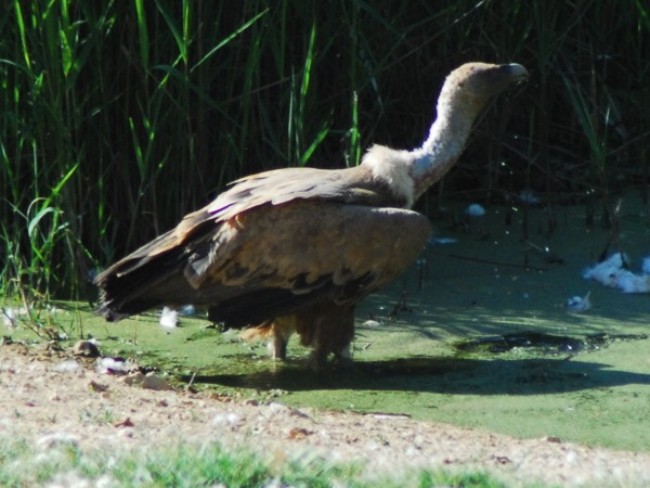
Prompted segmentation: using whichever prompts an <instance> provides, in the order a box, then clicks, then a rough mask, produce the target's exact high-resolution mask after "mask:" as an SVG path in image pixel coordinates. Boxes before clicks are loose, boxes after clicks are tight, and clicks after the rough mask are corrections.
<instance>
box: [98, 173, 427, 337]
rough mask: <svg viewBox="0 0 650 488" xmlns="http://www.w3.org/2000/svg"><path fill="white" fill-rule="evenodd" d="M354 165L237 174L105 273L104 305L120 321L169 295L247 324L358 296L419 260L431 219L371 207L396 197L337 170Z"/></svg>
mask: <svg viewBox="0 0 650 488" xmlns="http://www.w3.org/2000/svg"><path fill="white" fill-rule="evenodd" d="M354 169H357V168H354ZM348 171H349V170H342V171H341V172H338V171H324V170H312V169H309V170H307V169H305V170H304V171H300V170H298V171H295V172H294V171H292V170H278V171H272V172H267V173H262V174H260V175H255V176H252V177H248V178H245V179H243V180H239V181H238V182H236V183H235V185H234V186H233V187H232V188H231V189H230V190H228V191H227V192H225V193H223V194H221V195H220V196H219V197H218V198H217V199H216V200H215V201H213V202H212V203H211V204H209V205H208V206H207V207H205V208H204V209H202V210H199V211H197V212H194V213H192V214H189V215H188V216H187V217H185V218H184V219H183V221H181V223H180V224H179V225H178V226H177V227H176V228H175V229H173V230H171V231H170V232H168V233H166V234H163V235H161V236H160V237H158V238H157V239H155V240H154V241H152V242H151V243H149V244H147V245H145V246H143V247H142V248H140V249H138V250H137V251H135V252H134V253H132V254H131V255H129V256H127V257H126V258H124V259H122V260H121V261H119V262H118V263H116V264H114V265H113V266H111V267H110V268H109V269H107V270H106V271H104V272H103V273H102V274H101V275H99V276H98V277H97V279H96V280H95V282H96V283H97V284H98V285H99V286H100V288H101V297H100V298H101V302H102V303H101V305H100V311H101V312H102V313H103V314H104V315H105V317H106V318H108V319H112V320H117V319H120V318H122V317H124V316H126V315H130V314H133V313H137V312H139V311H142V310H145V309H147V308H151V307H153V306H157V305H159V304H163V303H167V304H173V303H176V304H182V303H194V304H197V305H207V306H210V307H211V312H212V316H213V317H215V318H217V319H219V320H225V321H228V322H231V323H232V324H234V325H244V324H246V323H253V322H256V321H261V320H265V319H267V318H273V317H274V316H277V315H281V314H285V313H290V312H291V311H293V310H297V309H299V308H302V307H304V306H308V305H310V304H314V303H329V302H344V301H346V300H349V301H357V300H359V299H360V298H361V297H363V296H365V295H366V294H368V293H370V292H371V291H373V290H376V289H377V288H379V287H381V286H383V285H384V284H385V283H387V282H388V281H390V280H391V279H392V278H393V277H394V276H395V275H396V274H398V273H399V272H400V271H402V270H403V269H404V268H405V267H407V266H408V265H409V264H410V263H411V262H412V261H413V260H414V259H415V257H416V256H417V253H418V252H419V251H420V250H421V249H422V247H423V245H424V243H425V241H426V238H427V236H428V233H429V224H428V221H427V219H426V218H425V217H423V216H421V215H420V214H417V213H415V212H411V211H408V210H401V209H395V208H376V207H373V206H372V205H374V204H378V203H382V202H386V204H391V203H393V202H392V201H391V200H390V197H387V196H386V195H385V194H380V193H378V192H377V191H376V190H372V189H370V188H369V186H367V185H364V183H363V181H364V180H363V178H357V180H358V182H357V183H355V184H352V182H355V174H354V173H352V172H350V173H349V174H348V175H346V177H345V178H341V177H340V174H341V173H342V172H348ZM305 172H307V173H309V174H307V175H305V174H303V175H300V177H299V176H297V175H296V173H305Z"/></svg>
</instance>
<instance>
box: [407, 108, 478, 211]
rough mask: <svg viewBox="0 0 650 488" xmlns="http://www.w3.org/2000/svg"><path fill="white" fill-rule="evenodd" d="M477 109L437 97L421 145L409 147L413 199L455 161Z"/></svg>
mask: <svg viewBox="0 0 650 488" xmlns="http://www.w3.org/2000/svg"><path fill="white" fill-rule="evenodd" d="M478 112H479V110H478V109H476V108H475V107H471V106H459V105H454V104H453V103H452V99H449V98H446V97H441V98H440V103H438V116H437V118H436V120H435V122H434V123H433V125H432V126H431V129H430V130H429V136H428V137H427V139H426V140H425V141H424V143H423V144H422V146H421V147H419V148H417V149H414V150H412V151H409V154H410V155H411V157H412V158H413V159H412V162H411V167H410V173H411V177H412V178H413V182H414V191H413V193H414V195H413V196H414V200H417V199H418V198H419V197H420V196H421V195H422V194H423V193H424V192H425V191H426V190H427V188H429V187H430V186H431V185H433V184H434V183H435V182H436V181H438V180H440V179H441V178H442V177H443V176H444V175H445V173H447V172H448V171H449V170H450V169H451V167H452V166H454V164H456V161H457V160H458V158H459V157H460V155H461V153H462V152H463V149H464V148H465V143H466V142H467V139H468V137H469V134H470V132H471V130H472V125H473V123H474V119H475V118H476V116H477V115H478Z"/></svg>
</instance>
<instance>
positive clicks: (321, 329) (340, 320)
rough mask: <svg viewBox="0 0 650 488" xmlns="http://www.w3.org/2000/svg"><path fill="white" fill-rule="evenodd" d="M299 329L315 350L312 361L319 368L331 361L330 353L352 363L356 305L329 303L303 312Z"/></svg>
mask: <svg viewBox="0 0 650 488" xmlns="http://www.w3.org/2000/svg"><path fill="white" fill-rule="evenodd" d="M296 331H297V332H298V334H299V335H300V340H301V342H302V344H303V345H305V346H310V347H311V348H312V349H313V350H312V352H311V354H310V357H309V365H310V367H311V368H312V369H314V370H316V371H318V370H320V369H322V368H323V366H325V364H326V363H327V357H328V356H329V354H330V353H332V354H334V356H335V357H336V358H337V359H338V360H339V361H340V363H341V364H348V365H349V364H350V363H351V362H352V357H351V354H350V343H351V342H352V339H353V338H354V305H345V306H336V305H329V306H327V307H322V308H320V309H311V310H310V311H309V312H305V313H302V314H300V315H299V318H298V321H297V323H296Z"/></svg>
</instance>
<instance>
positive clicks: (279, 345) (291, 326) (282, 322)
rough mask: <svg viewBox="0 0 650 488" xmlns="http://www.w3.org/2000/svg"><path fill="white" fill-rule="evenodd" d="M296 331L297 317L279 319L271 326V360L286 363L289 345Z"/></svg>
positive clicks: (289, 316)
mask: <svg viewBox="0 0 650 488" xmlns="http://www.w3.org/2000/svg"><path fill="white" fill-rule="evenodd" d="M295 331H296V317H295V316H294V315H287V316H284V317H278V318H276V319H275V320H273V323H272V324H271V340H270V341H269V344H268V347H269V351H270V352H271V358H272V359H277V360H282V361H284V360H285V359H287V343H288V342H289V339H290V338H291V336H292V334H293V333H294V332H295Z"/></svg>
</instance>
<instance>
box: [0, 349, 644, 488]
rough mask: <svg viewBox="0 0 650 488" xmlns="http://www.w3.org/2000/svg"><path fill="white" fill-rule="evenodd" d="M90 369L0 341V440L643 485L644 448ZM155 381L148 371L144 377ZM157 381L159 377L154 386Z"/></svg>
mask: <svg viewBox="0 0 650 488" xmlns="http://www.w3.org/2000/svg"><path fill="white" fill-rule="evenodd" d="M126 378H127V377H126V376H116V375H110V374H102V373H99V372H97V371H96V368H95V360H93V359H79V358H75V357H74V356H72V354H71V353H69V352H64V353H51V352H47V351H43V350H39V351H35V350H33V349H31V350H30V349H27V348H26V347H24V346H21V345H16V344H13V345H4V346H0V441H1V439H2V437H8V438H16V437H17V436H20V437H22V438H27V439H29V440H30V442H33V443H34V445H35V446H36V447H37V448H38V449H49V448H51V447H52V446H55V445H57V443H59V442H72V443H74V444H75V445H78V446H79V447H80V448H81V449H83V450H90V449H96V448H98V449H115V448H118V447H119V448H120V449H129V448H132V449H141V448H149V447H151V446H156V447H162V446H165V445H173V443H175V442H178V441H183V442H185V443H198V444H202V443H210V442H219V443H222V444H223V445H225V446H233V447H236V446H237V447H238V446H245V447H249V448H250V449H252V450H253V451H259V452H260V453H261V455H262V456H264V459H266V460H267V461H268V462H269V463H283V462H285V461H286V460H288V459H295V457H296V456H298V457H299V456H308V457H312V456H323V457H324V458H325V459H329V460H332V461H337V462H338V461H343V462H348V461H355V462H359V461H360V462H362V463H364V464H365V466H366V472H367V473H370V474H381V473H384V474H387V475H394V474H396V473H398V472H399V471H400V470H402V469H411V468H420V467H426V468H431V469H438V468H445V469H449V470H454V469H459V470H464V469H469V468H471V469H480V470H484V471H488V472H491V473H493V474H495V475H496V476H497V477H498V478H500V479H503V480H505V481H508V482H509V483H512V484H513V486H515V485H520V484H523V483H531V482H534V481H542V482H546V483H552V484H559V485H560V486H626V487H627V486H650V454H647V453H635V452H624V451H613V450H608V449H602V448H590V447H585V446H579V445H575V444H570V443H565V442H562V440H561V439H556V438H545V439H526V440H521V439H515V438H512V437H508V436H504V435H497V434H493V433H489V432H483V431H479V430H468V429H462V428H459V427H456V426H453V425H445V424H437V423H431V422H416V421H413V420H411V419H409V418H407V417H404V416H395V415H384V414H381V413H376V414H366V415H360V414H353V413H347V412H333V411H317V410H312V409H295V408H289V407H287V406H284V405H282V404H279V403H270V404H258V403H256V402H254V401H242V400H240V399H234V398H231V397H222V396H217V395H215V394H212V395H210V394H209V393H199V394H197V393H190V392H187V391H175V390H166V389H162V390H152V389H147V388H143V387H142V385H141V384H140V383H138V382H137V381H136V382H134V384H129V383H132V381H130V380H128V379H126ZM154 383H155V382H154ZM155 386H157V387H159V388H164V387H165V386H166V384H165V383H164V382H161V383H159V384H157V385H155Z"/></svg>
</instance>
